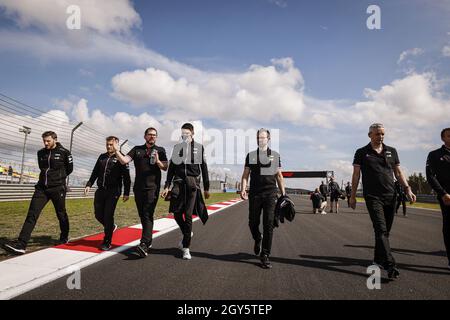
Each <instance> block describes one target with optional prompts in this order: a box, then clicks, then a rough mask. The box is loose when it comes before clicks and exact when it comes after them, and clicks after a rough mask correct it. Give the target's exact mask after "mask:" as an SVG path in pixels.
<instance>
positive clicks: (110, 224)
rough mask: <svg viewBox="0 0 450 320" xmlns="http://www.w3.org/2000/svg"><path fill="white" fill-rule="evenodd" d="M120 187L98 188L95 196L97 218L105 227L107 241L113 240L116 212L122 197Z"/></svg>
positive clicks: (105, 239)
mask: <svg viewBox="0 0 450 320" xmlns="http://www.w3.org/2000/svg"><path fill="white" fill-rule="evenodd" d="M120 193H121V191H120V188H119V187H117V188H112V189H102V188H100V189H97V191H96V192H95V197H94V212H95V218H96V219H97V221H98V222H100V223H101V224H102V225H103V227H104V229H105V238H104V241H105V242H111V240H112V236H113V230H114V212H115V210H116V206H117V201H118V200H119V198H120Z"/></svg>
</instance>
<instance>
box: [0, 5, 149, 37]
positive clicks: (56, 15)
mask: <svg viewBox="0 0 450 320" xmlns="http://www.w3.org/2000/svg"><path fill="white" fill-rule="evenodd" d="M71 5H77V6H79V7H80V10H81V28H82V29H84V28H86V29H89V30H92V31H95V32H98V33H100V34H109V33H126V34H128V33H129V32H130V30H131V29H132V28H133V27H139V26H140V24H141V19H140V17H139V14H138V13H137V12H136V11H135V10H134V8H133V5H132V3H131V1H129V0H108V1H91V0H57V1H55V0H39V1H35V0H21V1H16V0H0V7H2V8H4V9H5V11H6V14H7V15H8V16H10V17H12V18H13V19H14V20H15V21H16V23H17V24H18V25H19V26H20V27H21V28H26V27H30V26H34V27H38V28H40V29H43V30H46V31H50V32H52V33H61V32H67V28H66V20H67V19H68V17H69V14H67V13H66V10H67V8H68V7H69V6H71Z"/></svg>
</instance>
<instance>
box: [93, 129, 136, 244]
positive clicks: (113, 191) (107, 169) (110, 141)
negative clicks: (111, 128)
mask: <svg viewBox="0 0 450 320" xmlns="http://www.w3.org/2000/svg"><path fill="white" fill-rule="evenodd" d="M115 142H117V143H119V139H118V138H117V137H114V136H110V137H108V138H106V153H102V154H101V155H100V156H99V157H98V159H97V162H96V163H95V166H94V170H92V174H91V177H90V179H89V181H88V182H87V183H86V187H85V189H84V194H85V195H87V194H88V193H89V190H90V189H91V187H92V185H93V184H94V183H95V180H97V187H98V189H97V191H96V192H95V197H94V211H95V218H96V219H97V221H98V222H100V223H101V224H102V225H103V227H104V229H105V237H104V239H103V244H102V245H101V247H100V249H101V250H103V251H107V250H109V249H111V241H112V236H113V232H114V231H115V230H116V229H117V225H116V224H114V211H115V210H116V205H117V201H118V200H119V198H120V195H121V193H122V183H123V185H124V192H123V201H124V202H125V201H128V198H129V195H130V185H131V180H130V170H129V167H128V164H125V165H123V164H121V163H120V162H119V160H117V157H116V155H115V151H114V143H115Z"/></svg>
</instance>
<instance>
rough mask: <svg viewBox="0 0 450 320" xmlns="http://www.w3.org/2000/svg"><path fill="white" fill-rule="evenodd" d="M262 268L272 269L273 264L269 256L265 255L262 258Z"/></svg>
mask: <svg viewBox="0 0 450 320" xmlns="http://www.w3.org/2000/svg"><path fill="white" fill-rule="evenodd" d="M261 267H263V268H264V269H272V264H271V263H270V261H269V257H268V256H266V255H263V256H262V257H261Z"/></svg>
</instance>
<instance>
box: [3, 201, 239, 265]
mask: <svg viewBox="0 0 450 320" xmlns="http://www.w3.org/2000/svg"><path fill="white" fill-rule="evenodd" d="M238 197H239V195H237V194H233V193H213V194H211V197H210V198H209V199H208V200H206V204H212V203H217V202H221V201H226V200H231V199H236V198H238ZM29 204H30V201H17V202H0V242H2V243H3V242H4V241H11V240H15V239H16V238H17V236H18V235H19V233H20V230H21V228H22V224H23V222H24V220H25V217H26V214H27V211H28V206H29ZM66 208H67V213H68V215H69V220H70V238H71V239H76V238H80V237H83V236H87V235H91V234H96V233H101V232H103V227H102V226H101V225H100V224H99V223H98V222H97V220H96V219H95V217H94V199H67V200H66ZM168 211H169V202H168V201H164V200H163V199H161V198H160V199H159V201H158V205H157V206H156V210H155V219H158V218H161V217H164V216H165V215H167V213H168ZM115 223H116V224H117V225H118V226H119V227H126V226H130V225H135V224H139V223H140V220H139V216H138V214H137V210H136V204H135V202H134V198H130V200H129V201H127V202H125V203H124V202H122V199H120V200H119V202H118V204H117V208H116V212H115ZM59 232H60V230H59V224H58V219H57V218H56V214H55V210H54V208H53V205H52V204H51V202H49V203H48V204H47V206H46V207H45V208H44V210H43V211H42V213H41V215H40V217H39V220H38V223H37V224H36V228H35V229H34V231H33V234H32V237H31V240H30V242H29V245H28V248H27V252H32V251H36V250H40V249H43V248H47V247H51V246H53V245H55V243H56V241H57V240H58V239H59ZM6 258H7V255H6V253H5V252H4V251H3V250H2V249H0V261H1V260H4V259H6Z"/></svg>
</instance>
